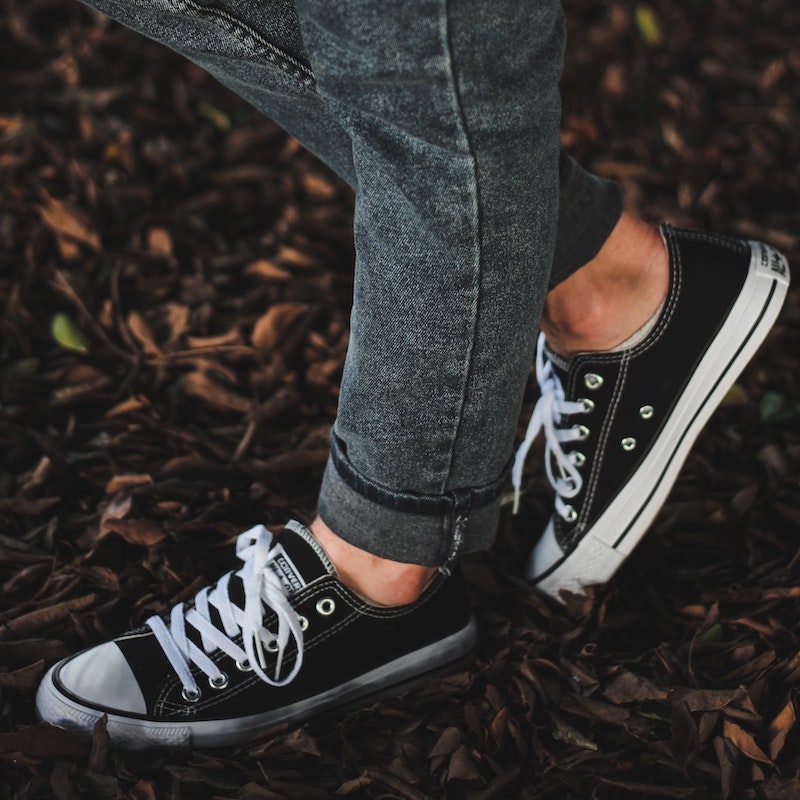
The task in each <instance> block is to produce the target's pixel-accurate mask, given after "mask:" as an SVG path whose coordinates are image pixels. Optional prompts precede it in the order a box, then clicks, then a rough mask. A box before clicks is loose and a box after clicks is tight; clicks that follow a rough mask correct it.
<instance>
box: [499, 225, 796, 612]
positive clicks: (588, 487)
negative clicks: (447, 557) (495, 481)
mask: <svg viewBox="0 0 800 800" xmlns="http://www.w3.org/2000/svg"><path fill="white" fill-rule="evenodd" d="M661 233H662V236H663V237H664V240H665V242H666V244H667V249H668V252H669V257H670V266H671V281H670V287H669V291H668V294H667V298H666V300H665V302H664V305H663V308H662V310H661V312H660V315H659V317H658V320H657V322H656V324H655V326H654V327H653V329H652V330H651V331H650V332H649V333H648V334H647V335H646V336H645V337H644V338H643V339H642V340H641V341H639V342H638V343H636V344H634V345H633V346H631V347H629V348H627V349H621V350H616V351H608V352H586V353H580V354H578V355H575V356H573V357H572V358H570V359H569V360H565V359H563V358H561V357H559V356H557V355H556V354H554V353H553V352H551V351H550V350H549V348H548V347H547V343H546V342H545V341H544V338H543V337H540V340H539V350H538V354H537V365H536V370H537V377H538V380H539V384H540V388H541V398H540V400H539V401H538V404H537V406H536V409H535V411H534V414H533V417H532V419H531V422H530V425H529V427H528V432H527V435H526V437H525V441H524V442H523V444H522V446H521V447H520V449H519V451H518V453H517V459H516V463H515V465H514V470H513V480H514V485H515V489H516V492H517V495H516V497H517V498H518V495H519V486H520V481H521V475H522V463H523V461H524V459H525V456H526V454H527V452H528V448H529V447H530V445H531V442H532V441H533V440H534V438H535V437H536V436H537V435H538V433H539V431H540V430H542V429H543V430H544V432H545V439H546V451H545V461H546V468H547V474H548V476H549V479H550V482H551V483H552V485H553V487H554V489H555V491H556V498H555V513H554V514H553V516H552V518H551V520H550V522H549V524H548V526H547V528H546V530H545V532H544V534H543V536H542V538H541V539H540V540H539V542H538V544H537V545H536V547H535V549H534V551H533V553H532V555H531V558H530V561H529V563H528V570H527V574H528V578H529V579H530V580H531V581H533V582H535V584H536V585H537V586H538V587H539V588H540V589H541V590H543V591H545V592H547V593H548V594H551V595H552V596H554V597H556V598H558V595H559V590H560V589H562V588H563V589H569V590H570V591H579V590H580V589H581V588H582V587H584V586H587V585H589V584H594V583H604V582H606V581H607V580H608V579H609V578H610V577H611V576H612V575H613V574H614V572H616V570H617V569H618V567H619V566H620V565H621V564H622V562H623V561H624V560H625V558H626V557H627V556H628V555H629V554H630V553H631V551H632V550H633V548H634V547H635V546H636V544H637V543H638V542H639V541H640V540H641V538H642V537H643V536H644V534H645V532H646V531H647V529H648V527H649V526H650V524H651V522H652V521H653V519H654V517H655V515H656V513H657V512H658V510H659V508H660V507H661V505H662V504H663V503H664V500H665V499H666V497H667V494H668V492H669V490H670V488H671V487H672V485H673V483H674V482H675V479H676V478H677V476H678V472H679V471H680V468H681V466H682V465H683V462H684V460H685V459H686V456H687V455H688V453H689V449H690V448H691V446H692V443H693V442H694V440H695V438H696V437H697V435H698V434H699V432H700V430H701V429H702V427H703V425H704V424H705V423H706V421H707V420H708V418H709V417H710V416H711V414H712V412H713V411H714V409H715V408H716V407H717V406H718V405H719V403H720V401H721V400H722V399H723V397H724V396H725V394H726V392H727V391H728V389H730V387H731V386H732V385H733V383H734V381H735V380H736V378H737V376H738V375H739V373H740V372H741V371H742V369H744V367H745V365H746V364H747V362H748V361H749V360H750V359H751V358H752V356H753V354H754V353H755V352H756V350H757V348H758V346H759V344H761V342H762V341H763V339H764V338H765V336H766V335H767V333H768V331H769V329H770V328H771V326H772V324H773V323H774V321H775V318H776V317H777V315H778V312H779V311H780V308H781V305H782V304H783V300H784V298H785V296H786V291H787V288H788V285H789V269H788V265H787V263H786V259H785V258H784V257H783V256H782V255H781V254H780V253H779V252H777V251H776V250H774V249H773V248H771V247H769V246H768V245H765V244H761V243H760V242H743V241H738V240H735V239H729V238H726V237H723V236H716V235H711V234H708V233H702V232H699V231H688V230H679V229H675V228H673V227H671V226H669V225H663V226H662V228H661Z"/></svg>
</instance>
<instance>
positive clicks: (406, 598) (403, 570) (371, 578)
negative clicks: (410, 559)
mask: <svg viewBox="0 0 800 800" xmlns="http://www.w3.org/2000/svg"><path fill="white" fill-rule="evenodd" d="M309 528H310V530H311V532H312V533H313V534H314V537H315V538H316V540H317V541H318V542H319V543H320V544H321V545H322V549H323V550H325V552H326V553H327V555H328V558H330V560H331V562H332V563H333V566H334V567H336V572H337V573H338V575H339V580H341V581H342V583H344V584H345V586H347V587H348V588H350V589H352V590H353V591H354V592H356V593H357V594H359V595H361V596H362V597H363V598H364V599H366V600H368V601H369V602H371V603H375V604H376V605H381V606H397V605H405V604H406V603H413V602H414V601H415V600H417V599H418V598H419V596H420V595H421V594H422V592H423V590H424V589H425V587H426V586H427V585H428V584H429V583H430V582H431V580H432V578H433V576H434V575H436V573H437V571H438V570H437V568H436V567H425V566H422V565H419V564H404V563H402V562H399V561H390V560H388V559H385V558H381V557H380V556H376V555H373V554H372V553H368V552H367V551H366V550H361V549H360V548H358V547H356V546H355V545H352V544H350V543H349V542H346V541H345V540H344V539H342V538H341V536H338V535H337V534H336V533H334V532H333V531H332V530H331V529H330V528H329V527H328V526H327V525H326V524H325V523H324V522H323V520H322V518H321V517H319V516H318V517H316V518H315V519H314V521H313V522H312V523H311V525H310V526H309Z"/></svg>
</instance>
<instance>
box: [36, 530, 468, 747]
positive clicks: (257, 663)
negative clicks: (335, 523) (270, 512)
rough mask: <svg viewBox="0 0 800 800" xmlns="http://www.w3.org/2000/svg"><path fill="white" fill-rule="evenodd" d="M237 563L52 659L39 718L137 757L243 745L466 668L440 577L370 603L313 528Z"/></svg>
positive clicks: (461, 633) (445, 581)
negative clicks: (104, 735) (120, 631)
mask: <svg viewBox="0 0 800 800" xmlns="http://www.w3.org/2000/svg"><path fill="white" fill-rule="evenodd" d="M237 554H238V556H239V558H241V559H242V561H244V566H243V567H242V568H241V569H239V570H238V571H237V572H229V573H228V574H227V575H225V576H224V577H223V578H221V579H220V580H219V581H217V583H216V584H214V585H212V586H209V587H206V588H204V589H202V590H201V591H200V592H199V593H198V594H197V595H196V596H195V598H194V600H193V601H192V602H191V603H189V604H186V605H184V604H183V603H180V604H178V605H176V606H174V607H173V608H172V610H171V612H170V613H169V614H166V615H164V617H157V616H156V617H151V618H150V619H149V620H148V621H147V624H146V625H145V626H144V627H142V628H140V629H138V630H135V631H131V632H130V633H127V634H125V635H124V636H121V637H119V638H118V639H115V640H113V641H111V642H107V643H105V644H101V645H99V646H97V647H93V648H90V649H89V650H85V651H84V652H82V653H79V654H78V655H75V656H71V657H70V658H67V659H65V660H63V661H61V662H60V663H58V664H56V665H55V666H54V667H53V668H52V669H51V670H50V671H49V672H48V673H47V675H46V676H45V678H44V680H43V681H42V684H41V686H40V687H39V691H38V694H37V697H36V708H37V711H38V713H39V716H40V717H41V718H42V719H43V720H45V721H48V722H52V723H54V724H56V725H61V726H63V727H65V728H70V729H73V730H77V731H82V732H86V733H91V731H92V729H93V727H94V724H95V723H96V722H97V720H98V719H99V718H100V717H102V716H103V714H107V715H108V732H109V734H110V736H111V738H112V739H113V740H114V741H116V742H117V743H118V744H120V745H122V746H124V747H128V748H135V749H144V748H152V747H158V748H165V747H167V748H172V747H189V746H192V747H212V746H218V745H226V744H235V743H240V742H243V741H246V740H247V739H249V738H250V737H252V736H254V735H255V734H257V733H258V732H259V731H262V730H265V729H266V728H268V727H270V726H272V725H276V724H277V723H280V722H285V721H289V722H297V721H302V720H305V719H308V718H311V717H316V716H319V715H320V714H322V713H328V712H338V711H339V710H345V709H346V708H352V707H358V706H361V705H364V704H367V703H369V702H371V701H373V700H374V699H377V698H378V697H383V696H386V695H387V694H396V693H399V692H400V691H401V690H402V689H404V688H406V687H407V686H409V685H411V684H413V683H416V682H417V681H419V680H420V679H424V678H425V677H426V676H430V675H431V674H434V673H441V672H446V671H448V670H456V669H459V668H461V667H462V666H463V665H464V664H466V663H467V661H468V660H469V658H470V657H471V655H472V652H473V650H474V648H475V644H476V639H477V636H476V630H475V624H474V621H473V619H472V617H471V615H470V612H469V606H468V603H467V596H466V588H465V585H464V582H463V579H462V578H461V577H460V575H459V574H458V573H457V572H454V573H453V574H452V575H450V576H445V575H443V574H440V575H438V576H437V577H436V578H435V579H434V581H433V582H432V583H431V585H430V586H429V587H428V588H427V589H426V590H425V592H424V593H423V595H422V596H421V597H420V599H419V600H418V601H416V602H415V603H411V604H409V605H404V606H397V607H378V606H374V605H371V604H369V603H367V602H365V601H364V600H362V599H361V598H359V597H358V596H357V595H355V594H354V593H353V592H351V591H350V590H349V589H348V588H347V587H345V586H344V585H343V584H342V583H341V582H340V581H339V580H338V579H337V577H336V573H335V570H334V568H333V565H332V564H331V562H330V561H329V560H328V558H327V556H326V555H325V553H324V551H323V550H322V548H321V547H320V545H319V544H318V543H317V541H316V539H315V538H314V537H313V535H312V534H311V532H310V531H309V530H308V529H307V528H305V527H303V526H302V525H301V524H300V523H298V522H290V523H289V524H288V525H287V526H286V528H284V529H283V530H282V531H281V532H280V533H279V534H278V535H277V536H276V537H275V538H273V536H272V534H271V533H270V532H269V531H268V530H267V529H266V528H264V527H263V526H260V525H259V526H256V527H255V528H253V529H251V530H249V531H247V532H245V533H243V534H242V535H241V536H239V539H238V541H237Z"/></svg>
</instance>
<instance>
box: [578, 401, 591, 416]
mask: <svg viewBox="0 0 800 800" xmlns="http://www.w3.org/2000/svg"><path fill="white" fill-rule="evenodd" d="M578 402H579V403H583V410H584V412H585V413H586V414H588V413H589V412H590V411H594V400H590V399H589V398H588V397H581V398H580V399H579V400H578Z"/></svg>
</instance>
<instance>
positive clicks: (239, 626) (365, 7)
mask: <svg viewBox="0 0 800 800" xmlns="http://www.w3.org/2000/svg"><path fill="white" fill-rule="evenodd" d="M456 5H457V4H452V5H451V6H449V7H440V6H436V5H432V4H431V5H428V6H425V7H424V8H416V7H415V8H414V10H413V12H414V13H413V14H412V18H411V19H409V18H407V17H404V16H403V13H402V12H403V9H392V13H393V14H394V17H392V15H391V14H390V13H389V12H388V11H386V10H385V9H383V8H381V9H379V10H378V11H376V9H375V8H371V7H370V4H369V3H364V4H362V5H361V6H360V7H358V8H355V4H347V6H346V8H344V9H343V11H342V16H337V15H334V16H332V6H331V5H330V4H321V5H320V6H318V7H311V6H310V5H309V6H305V7H304V8H303V9H302V11H303V13H304V14H306V19H307V22H308V24H309V25H310V26H312V27H313V28H314V31H315V32H316V34H317V35H318V36H320V37H321V38H319V39H317V40H315V44H314V45H312V49H313V52H314V53H316V54H317V55H316V56H315V59H316V63H317V64H320V65H321V69H320V70H317V69H316V68H315V75H320V76H322V77H320V85H321V86H322V90H323V97H324V100H325V102H326V103H327V104H329V105H330V106H331V107H335V113H336V115H337V119H340V121H341V128H342V130H346V132H347V135H348V136H349V137H350V138H351V140H352V142H353V148H352V149H353V164H354V166H355V169H356V173H357V175H358V181H357V185H358V206H357V213H356V225H357V237H356V249H357V262H358V263H357V277H356V298H355V305H354V314H353V332H354V333H353V340H354V349H351V354H350V355H349V356H348V366H347V368H346V376H345V381H344V386H343V392H342V408H343V412H344V413H343V414H340V420H341V421H342V426H341V428H340V430H338V431H337V442H336V448H337V450H336V452H335V455H334V460H335V459H338V461H337V462H336V463H335V464H333V466H332V467H331V468H329V471H330V470H331V469H333V470H336V472H335V474H333V475H330V474H329V476H328V477H327V478H326V487H327V488H325V487H324V488H323V494H322V500H321V507H323V509H324V508H328V509H329V511H328V515H329V518H331V515H333V516H334V517H336V519H337V520H338V522H337V521H334V524H335V526H336V529H337V531H341V533H342V535H343V536H344V537H346V538H343V539H342V541H344V542H345V543H347V544H349V545H350V546H355V547H359V546H362V547H368V548H372V549H374V550H376V551H377V554H376V555H377V557H378V558H381V557H384V558H385V557H389V558H390V559H391V556H395V557H396V559H397V561H402V560H407V561H411V562H417V563H418V564H422V565H426V564H427V565H429V566H442V567H443V568H444V569H445V571H446V572H450V571H452V572H453V574H452V575H445V574H439V575H438V576H437V577H435V578H434V580H433V581H432V582H431V584H430V586H428V587H426V588H425V589H424V591H423V594H422V597H421V598H420V599H419V601H417V602H412V603H407V604H405V605H403V606H400V607H399V608H388V609H381V608H379V607H378V606H376V605H375V604H374V603H369V602H365V601H364V599H363V598H360V597H359V596H358V594H357V593H354V592H352V591H350V590H349V589H348V588H347V586H346V585H344V584H343V583H342V582H341V581H339V577H341V575H337V573H336V570H335V568H334V565H333V564H331V559H330V557H329V555H328V554H327V553H325V552H324V550H323V549H322V548H320V547H319V543H318V540H317V539H314V537H312V536H311V535H310V534H309V533H308V531H307V530H306V529H304V528H302V526H299V527H298V526H296V525H293V526H289V527H288V530H285V531H283V532H281V533H280V534H279V536H278V539H277V542H275V541H274V540H273V539H272V538H271V537H270V536H269V534H268V533H267V532H266V531H264V530H263V529H254V531H251V532H248V533H247V534H245V535H243V536H244V538H243V539H242V540H241V541H240V545H241V556H242V558H243V560H244V561H245V566H244V567H243V568H242V569H241V570H239V571H237V572H236V573H229V574H228V575H226V576H224V577H223V578H222V579H221V580H220V581H219V582H218V583H217V584H215V585H213V586H210V587H207V588H206V589H204V590H202V591H201V592H200V593H198V595H197V596H196V597H195V599H194V601H193V603H192V604H191V605H187V606H184V605H179V606H176V607H175V608H174V609H173V610H172V612H171V613H170V615H169V616H168V617H165V618H163V619H162V618H158V617H156V618H152V619H151V620H148V623H147V625H146V626H145V628H143V629H141V630H139V631H135V632H132V633H130V634H128V635H126V636H123V637H120V638H119V639H118V640H116V641H115V642H113V643H109V644H108V645H101V646H100V647H98V648H93V649H92V650H90V651H88V652H86V653H84V654H83V655H81V656H78V657H76V658H72V659H69V660H67V661H66V662H64V663H62V664H60V665H58V666H57V667H56V668H55V669H54V670H53V671H51V672H50V673H49V674H48V676H47V678H46V679H45V682H44V684H43V687H42V689H41V690H40V694H39V709H40V712H41V713H42V714H43V716H45V718H47V719H51V720H53V721H57V722H60V723H62V724H67V725H70V726H72V727H78V728H79V729H82V730H87V729H89V728H91V726H92V724H93V723H94V721H95V720H96V719H98V718H99V716H100V715H102V713H103V712H107V713H108V714H109V730H110V731H111V732H112V736H116V737H117V738H118V739H119V740H121V741H123V742H125V743H127V744H130V745H134V746H136V745H138V746H142V745H144V746H148V745H155V744H156V743H160V744H168V745H175V744H185V743H190V742H194V743H202V744H222V743H226V742H230V741H236V740H237V738H241V737H246V736H249V735H250V734H251V733H253V732H254V731H256V730H258V729H260V727H262V726H264V725H269V724H274V723H276V722H278V721H282V720H287V719H289V720H292V719H299V718H303V717H304V716H306V715H308V714H309V713H311V712H312V711H317V710H321V709H325V708H327V709H330V708H340V707H341V705H342V702H343V701H344V700H352V699H354V698H361V699H362V700H365V699H368V698H371V697H373V696H374V690H377V689H385V688H386V687H387V686H388V687H390V688H392V689H397V688H398V687H399V686H401V685H402V684H403V683H404V682H405V681H406V680H407V679H409V678H411V677H414V676H417V677H418V676H419V675H420V674H428V673H429V672H430V671H431V670H433V669H439V668H443V667H449V668H452V667H453V666H454V665H455V664H457V663H458V661H459V660H460V658H461V657H462V656H464V655H466V654H467V653H468V652H469V650H470V648H471V647H472V645H473V643H474V638H475V632H474V626H473V624H472V623H471V621H470V618H469V611H468V608H467V604H466V602H465V595H464V587H463V582H462V581H461V579H460V577H459V576H458V573H457V571H455V570H452V569H451V568H452V562H453V560H454V559H455V557H456V556H457V555H458V554H459V553H460V552H464V551H465V550H466V549H475V548H477V547H480V546H481V545H482V544H485V543H486V542H488V541H489V540H490V538H491V535H492V533H493V527H494V519H495V518H496V515H497V505H498V498H499V492H500V489H501V488H502V484H503V480H504V478H505V474H506V465H507V461H508V458H509V455H510V448H511V444H512V441H513V433H514V427H515V423H516V415H517V412H518V408H519V404H520V400H521V393H522V388H523V386H524V383H525V377H526V375H527V370H528V365H529V361H530V357H531V352H532V348H533V341H534V334H535V328H536V323H537V318H538V312H539V309H540V307H541V302H542V300H543V297H544V292H545V288H546V284H547V278H548V274H549V264H550V260H551V255H550V252H549V250H550V248H551V247H552V240H553V232H554V223H555V219H554V216H555V215H554V213H553V212H554V209H555V197H556V192H557V187H556V185H557V156H558V150H557V123H558V100H557V91H556V81H557V77H558V71H559V60H560V52H561V36H562V30H561V19H560V13H559V9H558V7H557V6H556V5H555V4H553V5H552V6H551V7H549V9H548V11H544V10H542V9H538V10H537V11H536V12H531V16H530V18H525V19H523V20H521V19H520V18H519V17H518V16H517V15H516V14H513V13H512V11H513V8H512V6H513V4H509V5H508V6H507V7H500V6H497V8H496V9H495V8H494V7H493V11H492V13H495V11H496V13H498V14H499V17H498V19H497V20H494V21H495V22H496V23H498V24H496V25H495V26H494V27H493V28H492V31H491V36H489V38H488V39H485V38H484V37H486V36H488V33H487V31H485V30H483V29H482V28H481V32H480V33H479V32H478V31H476V30H475V27H474V26H475V21H476V11H480V10H482V9H483V8H484V5H483V4H480V3H479V4H468V5H469V7H466V4H465V7H454V6H456ZM148 7H152V6H150V5H149V4H148ZM158 7H159V8H161V9H163V8H164V5H163V4H158ZM370 12H371V14H372V16H371V17H370ZM504 14H505V15H507V17H504ZM345 15H350V16H345ZM387 17H392V18H391V19H387ZM512 18H513V19H512ZM172 21H173V22H174V20H172ZM409 21H410V22H411V23H412V25H411V27H409V24H408V23H409ZM510 21H513V22H514V23H515V25H516V26H517V27H513V26H512V29H513V31H514V35H515V36H516V37H517V39H518V41H516V42H512V41H511V40H510V37H509V36H508V35H507V27H508V25H509V22H510ZM376 22H378V23H379V25H377V26H376V25H374V24H373V23H376ZM521 22H526V23H527V24H528V25H529V26H532V27H530V29H528V30H520V27H524V26H521V24H520V23H521ZM337 23H338V30H337ZM390 23H391V24H390ZM392 25H393V26H394V28H392ZM415 25H417V26H421V27H419V28H415V27H414V26H415ZM359 26H361V27H359ZM381 26H383V28H381ZM479 28H480V26H479ZM203 30H205V29H203ZM376 31H377V32H378V34H379V37H378V38H375V37H374V36H373V34H374V33H375V32H376ZM206 33H207V32H206ZM403 37H407V38H406V39H404V38H403ZM492 37H494V40H492ZM537 37H538V39H537ZM308 38H309V39H314V35H311V36H310V37H308ZM498 40H502V45H503V47H507V46H508V45H509V44H514V45H515V47H514V48H512V50H511V52H509V53H506V54H505V57H504V58H502V59H500V60H499V61H498V64H497V68H498V69H500V68H502V69H505V70H507V71H508V81H507V82H506V81H503V80H501V84H502V85H503V91H504V92H505V93H506V94H507V95H509V97H508V98H507V99H509V102H507V103H505V104H503V105H502V107H503V108H506V109H512V110H513V112H514V114H513V115H512V118H503V119H498V118H496V117H495V115H494V114H493V113H492V111H491V106H492V103H493V102H495V101H496V91H495V89H494V88H493V86H491V85H487V80H496V79H497V76H494V77H491V78H490V76H488V75H486V74H485V70H484V69H483V66H482V65H483V64H485V63H487V57H488V55H490V54H491V53H493V52H494V51H495V50H497V49H501V48H498V47H497V46H496V45H497V41H498ZM493 42H494V43H493ZM537 42H538V43H537ZM403 43H405V44H407V45H408V46H407V47H402V46H401V45H402V44H403ZM240 44H241V42H238V41H236V42H234V43H233V45H235V46H237V47H238V46H239V45H240ZM233 45H231V46H233ZM183 46H186V45H185V43H184V45H183ZM207 46H208V45H207V43H204V42H200V41H197V40H192V47H194V48H196V49H198V50H201V49H202V48H203V47H207ZM260 46H263V43H261V45H260ZM414 47H417V48H419V49H418V50H416V51H415V50H414ZM393 48H394V49H393ZM337 51H338V52H337ZM376 57H377V61H376ZM475 57H479V58H480V65H476V64H471V63H470V59H471V58H475ZM362 59H363V60H362ZM537 61H541V62H542V64H543V69H542V77H541V81H542V84H541V85H540V86H538V87H537V86H536V85H535V84H536V79H535V77H534V76H535V75H536V71H535V70H533V69H532V67H534V66H535V64H536V62H537ZM270 63H272V62H271V61H270ZM342 67H344V68H342ZM375 76H377V80H373V78H374V77H375ZM377 84H381V85H380V87H379V88H378V90H377V91H376V85H377ZM515 92H521V93H522V96H521V97H520V98H518V99H519V100H520V102H519V103H517V102H514V101H513V97H511V95H513V94H514V93H515ZM419 93H422V94H423V97H422V98H420V97H419V96H418V95H419ZM501 94H502V93H501ZM501 99H503V97H501ZM425 103H427V104H428V105H424V104H425ZM423 110H424V113H423ZM509 195H510V196H511V197H515V198H516V203H515V204H513V205H514V207H513V208H510V207H509V206H510V205H512V204H510V203H509ZM512 245H513V246H512ZM502 317H505V318H503V319H501V318H502ZM498 320H500V322H499V324H495V323H497V322H498ZM504 358H505V363H503V359H504ZM385 429H386V430H385ZM487 429H488V430H487ZM387 430H388V432H387ZM478 435H479V436H480V441H477V442H476V441H475V437H476V436H478ZM398 451H399V452H398ZM354 496H355V500H354V499H353V497H354ZM326 504H327V505H326ZM323 513H326V512H324V511H323ZM337 515H338V516H337ZM342 520H344V522H343V521H342ZM348 521H353V523H354V525H353V527H357V526H358V525H363V527H362V528H361V530H356V531H353V530H352V529H351V528H350V526H349V525H348V524H345V523H347V522H348ZM401 537H402V539H403V542H404V543H405V544H403V545H402V546H400V545H399V544H398V540H399V539H400V538H401ZM340 538H341V537H340ZM352 540H354V541H352ZM344 560H345V561H347V560H348V559H344ZM287 601H288V606H287ZM304 620H305V623H304V622H303V621H304ZM304 625H305V629H304ZM364 642H369V648H368V650H369V652H368V653H365V652H364V649H365V648H364ZM256 709H258V712H257V713H253V712H254V711H255V710H256Z"/></svg>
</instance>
